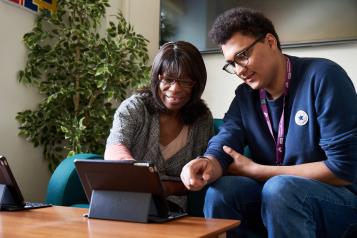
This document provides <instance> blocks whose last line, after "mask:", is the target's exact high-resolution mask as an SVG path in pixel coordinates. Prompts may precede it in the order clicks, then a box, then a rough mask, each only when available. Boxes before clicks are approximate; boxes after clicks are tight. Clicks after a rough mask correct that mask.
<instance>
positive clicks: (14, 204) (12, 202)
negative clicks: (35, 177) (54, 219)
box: [0, 155, 50, 211]
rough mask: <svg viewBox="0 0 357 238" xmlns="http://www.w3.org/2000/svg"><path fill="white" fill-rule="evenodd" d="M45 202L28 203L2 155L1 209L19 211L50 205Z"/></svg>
mask: <svg viewBox="0 0 357 238" xmlns="http://www.w3.org/2000/svg"><path fill="white" fill-rule="evenodd" d="M49 206H50V205H49V204H45V203H26V202H25V201H24V198H23V196H22V193H21V190H20V188H19V186H18V185H17V182H16V180H15V177H14V175H13V174H12V171H11V169H10V166H9V164H8V162H7V160H6V158H5V157H4V156H2V155H0V210H6V211H17V210H27V209H33V208H40V207H49Z"/></svg>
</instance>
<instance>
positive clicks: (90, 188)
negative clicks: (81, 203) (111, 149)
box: [74, 160, 185, 223]
mask: <svg viewBox="0 0 357 238" xmlns="http://www.w3.org/2000/svg"><path fill="white" fill-rule="evenodd" d="M74 164H75V166H76V169H77V172H78V175H79V178H80V181H81V183H82V185H83V188H84V191H85V194H86V196H87V198H88V200H89V201H90V206H89V213H88V217H89V218H99V219H110V220H124V221H134V222H142V223H147V222H150V221H153V220H155V221H160V222H163V221H166V220H170V219H172V218H174V217H170V215H169V208H168V204H167V201H166V199H165V197H164V189H163V186H162V183H161V180H160V176H159V173H158V171H157V169H156V167H155V166H154V165H153V164H152V163H150V162H137V161H130V160H125V161H112V160H75V161H74ZM182 215H185V214H182ZM182 215H181V214H178V216H182Z"/></svg>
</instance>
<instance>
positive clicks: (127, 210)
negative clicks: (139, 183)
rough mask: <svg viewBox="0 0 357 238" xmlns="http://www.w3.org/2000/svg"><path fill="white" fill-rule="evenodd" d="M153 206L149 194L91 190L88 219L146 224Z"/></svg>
mask: <svg viewBox="0 0 357 238" xmlns="http://www.w3.org/2000/svg"><path fill="white" fill-rule="evenodd" d="M153 204H154V201H153V197H152V195H151V194H150V193H138V192H125V191H105V190H93V191H92V197H91V202H90V206H89V214H88V217H89V218H100V219H109V220H124V221H134V222H142V223H147V222H148V218H149V213H150V211H151V210H150V207H151V206H153Z"/></svg>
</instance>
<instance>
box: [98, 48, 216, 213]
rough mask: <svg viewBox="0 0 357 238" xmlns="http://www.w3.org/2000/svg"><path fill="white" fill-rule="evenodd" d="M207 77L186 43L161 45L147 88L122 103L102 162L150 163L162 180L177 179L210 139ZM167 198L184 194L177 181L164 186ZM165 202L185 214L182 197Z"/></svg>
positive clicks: (195, 54) (199, 60) (166, 183)
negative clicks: (205, 90) (104, 160)
mask: <svg viewBox="0 0 357 238" xmlns="http://www.w3.org/2000/svg"><path fill="white" fill-rule="evenodd" d="M206 79H207V73H206V68H205V65H204V62H203V59H202V56H201V54H200V52H199V51H198V50H197V49H196V47H194V46H193V45H192V44H190V43H188V42H183V41H178V42H170V43H166V44H164V45H163V46H162V47H161V48H160V50H159V52H158V54H157V55H156V57H155V59H154V62H153V66H152V70H151V88H148V89H146V90H142V91H140V92H139V93H137V94H135V95H133V96H131V97H130V98H128V99H126V100H125V101H123V102H122V103H121V105H120V106H119V108H118V109H117V111H116V113H115V115H114V121H113V127H112V129H111V131H110V135H109V137H108V140H107V146H106V151H105V155H104V158H105V159H108V160H123V159H135V160H139V161H141V160H145V161H151V162H154V163H155V164H156V166H157V168H158V170H159V173H160V175H161V176H162V177H163V178H165V177H166V178H167V177H174V178H179V176H180V172H181V169H182V167H183V166H184V165H185V164H186V163H187V162H188V161H190V160H191V159H192V158H195V157H196V156H199V155H201V154H202V153H203V152H204V151H205V148H206V146H207V143H208V140H209V139H210V137H211V136H212V135H213V122H212V115H211V112H210V111H209V109H208V108H207V106H206V105H205V103H204V102H203V100H202V99H201V95H202V93H203V90H204V88H205V85H206ZM164 185H165V190H166V194H167V195H183V194H185V193H186V189H185V187H184V186H183V184H182V183H181V182H179V183H178V182H172V181H171V182H169V181H165V182H164ZM168 200H169V201H171V202H174V203H175V204H177V205H179V206H180V207H181V208H183V209H185V207H186V206H185V203H186V199H185V196H180V197H178V196H169V197H168Z"/></svg>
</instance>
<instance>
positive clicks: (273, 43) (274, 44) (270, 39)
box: [265, 33, 278, 49]
mask: <svg viewBox="0 0 357 238" xmlns="http://www.w3.org/2000/svg"><path fill="white" fill-rule="evenodd" d="M265 38H266V40H267V42H268V45H269V47H270V48H276V49H277V48H278V41H277V40H276V38H275V36H274V35H273V34H271V33H268V34H267V35H266V36H265Z"/></svg>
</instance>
